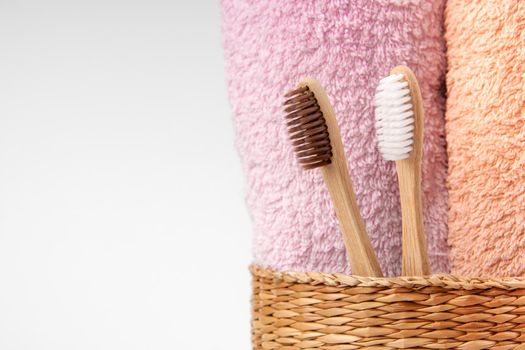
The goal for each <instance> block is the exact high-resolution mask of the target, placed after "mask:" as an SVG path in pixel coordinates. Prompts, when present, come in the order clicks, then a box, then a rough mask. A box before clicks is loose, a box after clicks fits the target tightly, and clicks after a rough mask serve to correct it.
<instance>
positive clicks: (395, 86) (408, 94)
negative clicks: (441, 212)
mask: <svg viewBox="0 0 525 350" xmlns="http://www.w3.org/2000/svg"><path fill="white" fill-rule="evenodd" d="M375 111H376V133H377V139H378V143H379V151H380V152H381V154H382V155H383V158H385V159H386V160H393V161H395V162H396V169H397V177H398V182H399V195H400V202H401V218H402V222H403V224H402V225H403V236H402V242H403V243H402V245H403V258H402V273H403V275H404V276H424V275H429V274H430V267H429V263H428V256H427V240H426V236H425V230H424V225H423V207H422V203H421V159H422V154H423V128H424V113H423V102H422V100H421V92H420V90H419V84H418V82H417V79H416V77H415V75H414V73H413V72H412V71H411V70H410V69H409V68H408V67H405V66H398V67H395V68H394V69H392V70H391V71H390V75H389V76H388V77H386V78H383V79H382V80H381V81H380V82H379V85H378V87H377V90H376V96H375Z"/></svg>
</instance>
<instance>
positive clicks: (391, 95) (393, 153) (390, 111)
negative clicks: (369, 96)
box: [374, 73, 415, 161]
mask: <svg viewBox="0 0 525 350" xmlns="http://www.w3.org/2000/svg"><path fill="white" fill-rule="evenodd" d="M374 106H375V124H376V134H377V140H378V146H379V151H380V152H381V155H382V156H383V158H385V159H386V160H395V161H397V160H403V159H407V158H408V157H409V156H410V152H411V151H412V149H413V144H414V128H415V118H414V102H413V101H412V94H411V91H410V87H409V83H408V80H407V79H406V77H405V75H404V74H402V73H395V74H391V75H389V76H387V77H386V78H383V79H381V81H379V85H378V86H377V89H376V95H375V99H374Z"/></svg>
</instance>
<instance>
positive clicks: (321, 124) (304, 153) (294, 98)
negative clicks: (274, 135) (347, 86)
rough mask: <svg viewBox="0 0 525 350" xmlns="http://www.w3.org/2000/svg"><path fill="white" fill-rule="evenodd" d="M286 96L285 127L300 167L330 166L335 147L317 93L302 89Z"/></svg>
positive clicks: (304, 87) (305, 88) (306, 88)
mask: <svg viewBox="0 0 525 350" xmlns="http://www.w3.org/2000/svg"><path fill="white" fill-rule="evenodd" d="M284 96H285V98H286V101H285V102H284V106H285V107H284V111H285V112H286V113H287V115H286V125H287V127H288V132H289V134H290V140H291V141H292V146H293V148H294V151H295V155H296V156H297V159H298V160H299V164H301V166H302V167H303V168H305V169H313V168H318V167H321V166H324V165H328V164H330V163H331V158H332V146H331V144H330V136H329V134H328V127H327V126H326V122H325V119H324V117H323V112H322V111H321V107H319V104H318V102H317V99H316V98H315V95H314V93H313V92H312V91H310V89H309V88H308V86H303V87H300V88H297V89H295V90H292V91H290V92H288V93H287V94H286V95H284Z"/></svg>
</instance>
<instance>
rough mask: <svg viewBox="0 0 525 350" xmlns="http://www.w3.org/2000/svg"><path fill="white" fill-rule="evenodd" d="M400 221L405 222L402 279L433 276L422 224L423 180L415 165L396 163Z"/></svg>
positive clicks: (408, 161)
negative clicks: (403, 277)
mask: <svg viewBox="0 0 525 350" xmlns="http://www.w3.org/2000/svg"><path fill="white" fill-rule="evenodd" d="M396 167H397V175H398V181H399V194H400V200H401V218H402V221H403V236H402V237H403V238H402V241H403V258H402V264H401V270H402V273H403V276H425V275H429V274H430V267H429V264H428V256H427V242H426V237H425V228H424V225H423V213H422V203H421V189H420V188H421V185H420V183H421V180H420V176H419V170H418V169H417V168H419V167H418V166H417V165H416V164H414V162H411V161H410V160H409V159H408V160H402V161H398V162H397V165H396Z"/></svg>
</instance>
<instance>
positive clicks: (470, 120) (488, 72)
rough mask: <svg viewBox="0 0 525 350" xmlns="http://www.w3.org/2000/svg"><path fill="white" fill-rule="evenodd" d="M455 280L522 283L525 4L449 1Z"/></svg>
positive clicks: (516, 0) (524, 270) (449, 137)
mask: <svg viewBox="0 0 525 350" xmlns="http://www.w3.org/2000/svg"><path fill="white" fill-rule="evenodd" d="M445 26H446V41H447V46H448V51H447V52H448V53H447V56H448V66H449V68H448V73H447V89H448V99H447V113H446V131H447V141H448V153H449V176H448V186H449V191H450V192H449V193H450V212H449V229H450V233H449V241H450V246H451V251H450V254H451V264H452V272H453V273H455V274H461V275H470V276H481V275H483V276H489V275H490V276H524V275H525V254H524V252H525V1H523V0H505V1H503V0H477V1H464V0H449V1H448V3H447V8H446V11H445Z"/></svg>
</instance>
